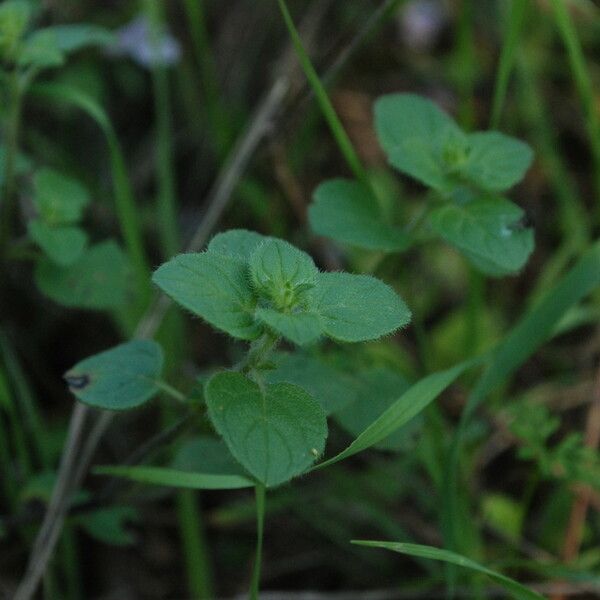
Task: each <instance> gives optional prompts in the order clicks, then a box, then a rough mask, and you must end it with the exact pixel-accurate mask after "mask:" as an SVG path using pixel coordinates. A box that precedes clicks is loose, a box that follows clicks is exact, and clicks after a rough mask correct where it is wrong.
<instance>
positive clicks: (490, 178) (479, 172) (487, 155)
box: [461, 131, 533, 192]
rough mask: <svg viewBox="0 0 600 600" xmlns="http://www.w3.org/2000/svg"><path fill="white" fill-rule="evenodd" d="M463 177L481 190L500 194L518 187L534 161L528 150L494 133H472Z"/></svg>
mask: <svg viewBox="0 0 600 600" xmlns="http://www.w3.org/2000/svg"><path fill="white" fill-rule="evenodd" d="M468 139H469V158H468V160H467V162H466V163H465V165H464V166H463V168H462V170H461V171H462V174H463V175H464V177H465V178H466V179H467V180H469V181H470V182H472V183H474V184H475V185H476V186H477V187H479V188H480V189H482V190H486V191H489V192H502V191H505V190H508V189H509V188H511V187H512V186H513V185H515V184H517V183H519V181H521V179H523V177H524V176H525V173H526V172H527V170H528V169H529V167H530V166H531V162H532V161H533V152H532V150H531V148H530V147H529V146H528V145H527V144H525V143H523V142H521V141H519V140H516V139H514V138H511V137H508V136H506V135H504V134H502V133H499V132H497V131H481V132H477V133H472V134H470V135H469V136H468Z"/></svg>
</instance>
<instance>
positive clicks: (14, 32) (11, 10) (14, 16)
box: [0, 0, 32, 60]
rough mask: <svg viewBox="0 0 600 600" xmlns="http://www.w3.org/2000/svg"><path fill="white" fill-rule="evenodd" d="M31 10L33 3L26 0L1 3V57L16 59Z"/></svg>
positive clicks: (6, 0)
mask: <svg viewBox="0 0 600 600" xmlns="http://www.w3.org/2000/svg"><path fill="white" fill-rule="evenodd" d="M31 12H32V6H31V4H30V3H29V2H25V1H24V0H5V1H4V2H2V4H0V58H3V59H6V60H13V59H14V57H15V56H16V54H17V51H18V47H19V42H20V41H21V38H22V36H23V34H24V33H25V31H26V30H27V25H28V24H29V19H30V17H31Z"/></svg>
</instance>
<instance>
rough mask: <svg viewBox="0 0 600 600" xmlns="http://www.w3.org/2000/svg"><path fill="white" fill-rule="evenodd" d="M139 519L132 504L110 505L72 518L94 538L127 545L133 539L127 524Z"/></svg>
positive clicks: (113, 543)
mask: <svg viewBox="0 0 600 600" xmlns="http://www.w3.org/2000/svg"><path fill="white" fill-rule="evenodd" d="M138 520H139V513H138V512H137V510H136V509H135V508H133V506H110V507H109V508H101V509H99V510H95V511H93V512H91V513H88V514H85V515H81V516H78V517H76V518H75V519H74V522H75V523H78V524H79V525H81V526H82V527H83V529H85V531H86V532H87V533H88V534H89V535H90V536H92V537H93V538H94V539H95V540H98V541H99V542H102V543H104V544H109V545H111V546H129V545H130V544H133V542H134V541H135V538H134V536H133V535H132V534H131V532H130V531H128V530H127V525H128V524H129V523H131V522H134V521H138Z"/></svg>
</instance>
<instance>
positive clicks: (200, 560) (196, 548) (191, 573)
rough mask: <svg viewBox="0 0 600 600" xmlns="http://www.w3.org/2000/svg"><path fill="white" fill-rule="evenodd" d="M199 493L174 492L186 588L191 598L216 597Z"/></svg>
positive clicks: (205, 598) (204, 598)
mask: <svg viewBox="0 0 600 600" xmlns="http://www.w3.org/2000/svg"><path fill="white" fill-rule="evenodd" d="M197 501H198V495H197V494H196V493H194V492H193V491H191V490H185V491H180V492H178V494H177V512H178V513H179V530H180V534H181V541H182V544H183V553H184V559H185V563H186V572H187V576H188V586H189V591H190V593H191V594H192V597H193V598H196V599H198V600H210V599H211V598H214V597H215V594H214V585H213V577H212V572H211V567H210V561H209V552H208V547H207V545H206V539H205V534H204V526H203V523H202V513H201V511H200V509H199V508H198V505H197Z"/></svg>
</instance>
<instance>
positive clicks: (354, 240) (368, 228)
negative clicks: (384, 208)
mask: <svg viewBox="0 0 600 600" xmlns="http://www.w3.org/2000/svg"><path fill="white" fill-rule="evenodd" d="M308 216H309V220H310V225H311V227H312V229H313V231H314V232H315V233H316V234H318V235H322V236H325V237H328V238H331V239H333V240H335V241H337V242H341V243H344V244H351V245H354V246H358V247H360V248H367V249H369V250H384V251H387V252H392V251H399V250H404V249H406V248H407V247H408V245H409V243H410V241H409V237H408V236H407V235H406V234H405V233H404V232H403V231H402V229H400V228H399V227H393V226H392V225H389V224H388V223H386V222H385V221H384V219H383V218H382V216H381V214H380V210H379V207H378V206H377V201H376V200H375V199H374V198H373V195H372V193H371V192H370V191H369V190H368V189H367V188H366V187H365V186H364V185H362V184H361V183H357V182H354V181H349V180H345V179H333V180H331V181H326V182H324V183H322V184H321V185H320V186H319V187H318V188H317V189H316V190H315V192H314V194H313V203H312V204H311V206H310V208H309V211H308Z"/></svg>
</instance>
